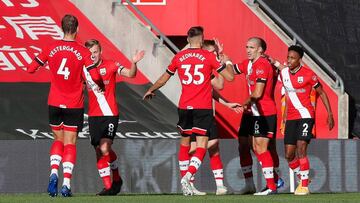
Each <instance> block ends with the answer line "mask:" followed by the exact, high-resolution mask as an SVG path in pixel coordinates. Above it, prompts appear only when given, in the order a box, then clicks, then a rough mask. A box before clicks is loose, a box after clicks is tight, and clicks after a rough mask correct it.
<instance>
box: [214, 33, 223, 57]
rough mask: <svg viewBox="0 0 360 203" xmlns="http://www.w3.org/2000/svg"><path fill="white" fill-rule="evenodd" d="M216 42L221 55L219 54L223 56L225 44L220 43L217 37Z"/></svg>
mask: <svg viewBox="0 0 360 203" xmlns="http://www.w3.org/2000/svg"><path fill="white" fill-rule="evenodd" d="M214 41H215V44H216V46H217V47H218V53H219V54H223V51H224V44H223V43H220V41H219V39H218V38H215V37H214Z"/></svg>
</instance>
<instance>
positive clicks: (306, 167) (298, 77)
mask: <svg viewBox="0 0 360 203" xmlns="http://www.w3.org/2000/svg"><path fill="white" fill-rule="evenodd" d="M303 55H304V50H303V49H302V48H301V47H300V46H297V45H292V46H290V47H289V48H288V55H287V66H284V65H281V64H280V63H279V62H278V61H276V60H274V59H271V58H270V60H271V61H272V62H273V63H274V65H275V66H276V67H278V68H279V70H280V77H281V81H282V84H283V87H284V89H285V97H286V123H285V137H284V143H285V158H286V160H287V161H288V164H289V167H290V168H291V169H293V170H294V171H295V172H296V173H297V174H299V176H300V178H301V182H300V184H299V186H298V187H297V188H296V190H295V193H294V194H295V195H308V194H310V191H309V188H308V185H309V171H310V163H309V159H308V157H307V147H308V144H309V143H310V140H311V139H312V138H313V134H312V128H313V125H314V116H315V110H314V107H313V105H312V103H311V96H310V95H311V91H312V89H315V90H316V92H317V93H318V95H319V97H320V98H321V100H322V102H323V104H324V105H325V108H326V111H327V113H328V119H327V124H328V127H329V130H331V129H332V128H333V127H334V118H333V114H332V111H331V106H330V103H329V99H328V97H327V94H326V92H325V91H324V90H323V88H322V86H321V83H320V82H319V80H318V78H317V76H316V74H315V73H314V72H313V71H312V70H311V69H309V68H307V67H305V66H304V65H302V64H301V58H302V57H303Z"/></svg>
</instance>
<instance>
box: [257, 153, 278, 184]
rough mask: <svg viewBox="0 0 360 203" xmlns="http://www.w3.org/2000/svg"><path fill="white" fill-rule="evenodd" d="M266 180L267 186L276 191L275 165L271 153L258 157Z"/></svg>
mask: <svg viewBox="0 0 360 203" xmlns="http://www.w3.org/2000/svg"><path fill="white" fill-rule="evenodd" d="M257 157H258V160H259V162H260V164H261V167H262V171H263V174H264V177H265V180H266V185H267V187H268V188H269V189H271V190H276V185H275V182H274V163H273V160H272V158H271V154H270V152H269V151H266V152H264V153H262V154H258V155H257Z"/></svg>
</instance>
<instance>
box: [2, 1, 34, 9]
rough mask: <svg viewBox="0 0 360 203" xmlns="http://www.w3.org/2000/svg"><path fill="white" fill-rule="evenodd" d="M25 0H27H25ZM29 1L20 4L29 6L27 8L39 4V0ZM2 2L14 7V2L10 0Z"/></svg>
mask: <svg viewBox="0 0 360 203" xmlns="http://www.w3.org/2000/svg"><path fill="white" fill-rule="evenodd" d="M24 1H25V0H24ZM27 1H28V3H20V5H21V6H22V7H27V8H34V7H38V6H39V2H37V1H36V0H27ZM2 2H3V3H4V4H5V6H7V7H13V6H14V4H13V2H12V1H10V0H2Z"/></svg>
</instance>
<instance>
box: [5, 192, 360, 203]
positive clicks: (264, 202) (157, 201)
mask: <svg viewBox="0 0 360 203" xmlns="http://www.w3.org/2000/svg"><path fill="white" fill-rule="evenodd" d="M6 202H9V203H16V202H36V203H40V202H50V203H52V202H54V203H55V202H67V203H69V202H70V203H77V202H79V203H88V202H100V203H101V202H104V203H109V202H123V203H132V202H134V203H140V202H145V203H152V202H154V203H172V202H174V203H192V202H201V203H211V202H214V203H218V202H224V203H230V202H236V203H273V202H274V203H280V202H289V203H297V202H298V203H307V202H309V203H310V202H311V203H323V202H336V203H337V202H354V203H355V202H360V193H333V194H324V193H321V194H319V193H317V194H311V195H308V196H294V195H292V194H278V195H272V196H262V197H259V196H253V195H226V196H215V195H206V196H192V197H185V196H182V195H180V194H174V195H158V194H156V195H155V194H154V195H152V194H122V195H118V196H112V197H98V196H95V195H94V194H75V195H74V197H71V198H63V197H55V198H50V197H48V195H47V194H0V203H6Z"/></svg>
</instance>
